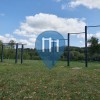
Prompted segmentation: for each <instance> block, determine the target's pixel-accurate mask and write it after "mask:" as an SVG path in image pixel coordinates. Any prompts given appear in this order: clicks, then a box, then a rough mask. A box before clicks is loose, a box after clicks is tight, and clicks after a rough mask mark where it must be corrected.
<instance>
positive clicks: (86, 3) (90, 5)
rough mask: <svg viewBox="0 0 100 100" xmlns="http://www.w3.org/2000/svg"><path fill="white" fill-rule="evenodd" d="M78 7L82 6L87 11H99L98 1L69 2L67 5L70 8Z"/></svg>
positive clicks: (73, 0)
mask: <svg viewBox="0 0 100 100" xmlns="http://www.w3.org/2000/svg"><path fill="white" fill-rule="evenodd" d="M80 5H83V6H85V7H87V8H89V9H94V8H96V9H100V0H71V2H70V3H69V6H70V7H72V8H75V7H77V6H80Z"/></svg>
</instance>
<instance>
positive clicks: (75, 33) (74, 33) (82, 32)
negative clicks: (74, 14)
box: [68, 32, 85, 34]
mask: <svg viewBox="0 0 100 100" xmlns="http://www.w3.org/2000/svg"><path fill="white" fill-rule="evenodd" d="M82 33H85V32H79V33H77V32H76V33H68V34H82Z"/></svg>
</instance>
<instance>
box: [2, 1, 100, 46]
mask: <svg viewBox="0 0 100 100" xmlns="http://www.w3.org/2000/svg"><path fill="white" fill-rule="evenodd" d="M86 25H87V26H90V25H100V0H0V40H1V41H2V42H4V43H7V42H9V41H10V40H14V41H15V42H20V43H25V44H27V46H26V47H29V48H34V46H35V40H36V38H37V36H38V35H39V34H41V33H42V32H44V31H48V30H54V31H57V32H59V33H60V34H62V35H63V36H64V38H65V39H66V38H67V33H73V32H74V33H79V32H84V27H85V26H86ZM92 36H95V37H97V38H98V39H99V40H100V27H98V28H89V29H88V39H90V38H91V37H92ZM70 43H71V45H72V46H80V47H83V46H84V34H76V35H71V40H70ZM66 45H67V44H66Z"/></svg>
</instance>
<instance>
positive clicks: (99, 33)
mask: <svg viewBox="0 0 100 100" xmlns="http://www.w3.org/2000/svg"><path fill="white" fill-rule="evenodd" d="M92 36H94V37H96V38H98V39H99V40H100V32H98V33H95V34H91V33H90V34H87V37H88V39H90V38H91V37H92ZM77 37H78V38H80V39H85V34H79V35H77Z"/></svg>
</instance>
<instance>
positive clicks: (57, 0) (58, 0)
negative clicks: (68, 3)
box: [54, 0, 62, 2]
mask: <svg viewBox="0 0 100 100" xmlns="http://www.w3.org/2000/svg"><path fill="white" fill-rule="evenodd" d="M54 1H56V2H61V1H62V0H54Z"/></svg>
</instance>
